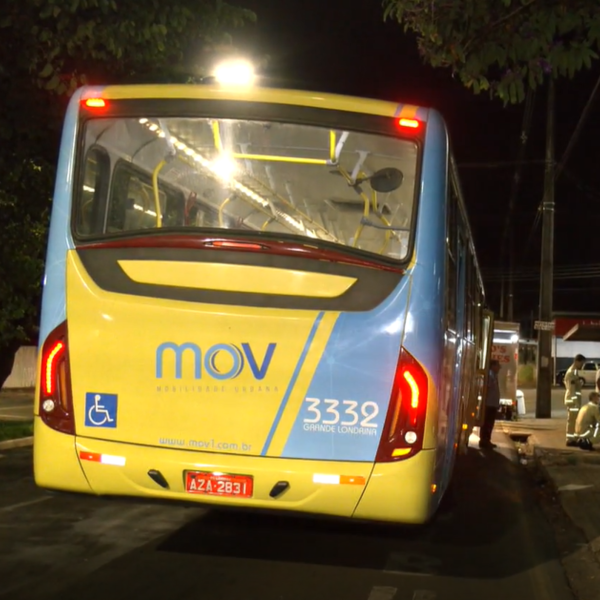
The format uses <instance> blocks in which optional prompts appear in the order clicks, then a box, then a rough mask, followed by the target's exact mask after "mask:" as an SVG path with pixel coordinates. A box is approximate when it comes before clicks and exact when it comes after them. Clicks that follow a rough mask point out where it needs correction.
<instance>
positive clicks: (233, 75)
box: [214, 60, 255, 86]
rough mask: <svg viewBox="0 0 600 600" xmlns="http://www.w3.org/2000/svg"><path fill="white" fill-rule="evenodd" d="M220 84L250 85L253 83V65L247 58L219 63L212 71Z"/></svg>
mask: <svg viewBox="0 0 600 600" xmlns="http://www.w3.org/2000/svg"><path fill="white" fill-rule="evenodd" d="M214 77H215V80H216V82H217V83H220V84H221V85H239V86H251V85H252V84H253V83H254V78H255V74H254V67H253V66H252V63H250V62H249V61H247V60H231V61H227V62H224V63H221V64H220V65H219V66H218V67H217V68H216V69H215V73H214Z"/></svg>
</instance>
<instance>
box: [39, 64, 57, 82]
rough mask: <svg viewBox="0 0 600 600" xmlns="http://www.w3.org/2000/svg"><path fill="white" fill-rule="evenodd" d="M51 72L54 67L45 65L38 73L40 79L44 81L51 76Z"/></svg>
mask: <svg viewBox="0 0 600 600" xmlns="http://www.w3.org/2000/svg"><path fill="white" fill-rule="evenodd" d="M53 72H54V67H53V66H52V65H51V64H50V63H47V64H46V66H45V67H44V68H43V69H42V71H41V72H40V77H42V78H43V79H45V78H46V77H50V75H52V73H53Z"/></svg>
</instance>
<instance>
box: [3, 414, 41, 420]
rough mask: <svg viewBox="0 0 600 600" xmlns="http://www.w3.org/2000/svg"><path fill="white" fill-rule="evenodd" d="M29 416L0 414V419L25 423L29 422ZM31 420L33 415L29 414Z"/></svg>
mask: <svg viewBox="0 0 600 600" xmlns="http://www.w3.org/2000/svg"><path fill="white" fill-rule="evenodd" d="M29 418H30V417H29V415H7V414H5V413H0V419H14V420H15V421H27V420H29ZM31 419H33V413H31Z"/></svg>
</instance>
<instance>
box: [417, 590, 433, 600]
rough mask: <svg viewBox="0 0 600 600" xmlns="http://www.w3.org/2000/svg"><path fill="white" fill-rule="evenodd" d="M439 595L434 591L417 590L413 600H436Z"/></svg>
mask: <svg viewBox="0 0 600 600" xmlns="http://www.w3.org/2000/svg"><path fill="white" fill-rule="evenodd" d="M436 598H437V594H436V593H435V592H434V591H433V590H415V593H414V594H413V597H412V600H435V599H436Z"/></svg>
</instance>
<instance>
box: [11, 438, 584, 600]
mask: <svg viewBox="0 0 600 600" xmlns="http://www.w3.org/2000/svg"><path fill="white" fill-rule="evenodd" d="M496 441H497V442H498V443H499V448H498V449H497V450H496V451H494V452H490V453H483V452H481V451H480V450H479V449H476V448H473V449H471V450H470V452H469V453H468V455H467V456H465V457H464V458H463V460H462V461H461V462H460V463H459V464H458V466H457V471H456V478H455V494H454V499H455V502H454V503H451V502H449V503H448V504H447V505H446V506H445V507H444V509H443V511H442V512H441V513H440V516H439V518H438V519H437V520H436V521H435V522H433V523H432V524H431V525H429V526H428V527H424V528H413V529H402V528H394V527H390V526H385V527H377V526H373V525H366V526H363V525H356V524H347V523H337V522H331V521H319V520H314V519H307V518H301V519H300V518H291V517H285V516H267V515H257V514H250V515H249V514H243V513H232V512H227V513H226V512H219V511H214V510H204V509H201V508H199V509H184V508H180V507H177V506H175V507H172V506H167V507H165V506H161V507H158V506H143V505H139V504H135V503H131V504H127V503H122V502H118V503H116V502H111V501H107V500H102V499H98V498H91V497H75V496H50V495H48V494H47V493H45V492H43V491H41V490H38V489H36V488H35V485H34V483H33V480H32V476H31V449H30V448H22V449H15V450H10V451H4V452H3V455H4V456H3V458H0V539H1V540H2V543H0V582H1V585H0V598H1V599H2V600H21V599H23V600H42V599H44V600H50V599H52V600H59V599H60V600H82V599H84V600H98V599H102V600H105V599H106V598H111V600H125V599H127V600H130V599H131V598H144V600H154V599H158V598H160V599H163V598H169V599H170V600H179V599H181V600H184V599H185V600H188V599H190V600H192V599H194V600H204V599H206V600H234V599H235V600H255V599H256V600H259V599H260V600H308V599H310V600H325V599H327V600H457V599H460V600H481V599H482V598H484V599H485V600H505V599H506V598H510V599H511V600H512V599H514V600H521V599H523V600H536V599H540V600H542V599H543V600H571V599H572V595H571V592H570V590H569V588H568V586H567V582H566V578H565V576H564V573H563V570H562V568H561V564H560V561H559V555H558V551H557V549H556V547H555V541H554V536H553V532H552V529H551V527H550V525H549V524H548V522H547V521H546V519H545V518H544V516H543V514H542V512H541V510H540V508H539V506H538V499H537V497H536V495H535V492H534V489H533V487H532V485H531V482H530V480H529V478H528V474H527V473H526V471H525V470H524V469H523V467H522V466H521V465H520V464H519V463H518V461H517V456H516V452H515V450H514V445H513V444H512V443H511V441H510V440H509V438H508V437H507V436H505V435H504V434H503V433H502V432H501V431H499V432H498V433H497V434H496ZM567 551H568V552H571V551H573V552H574V551H575V548H572V549H571V548H568V549H567Z"/></svg>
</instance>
